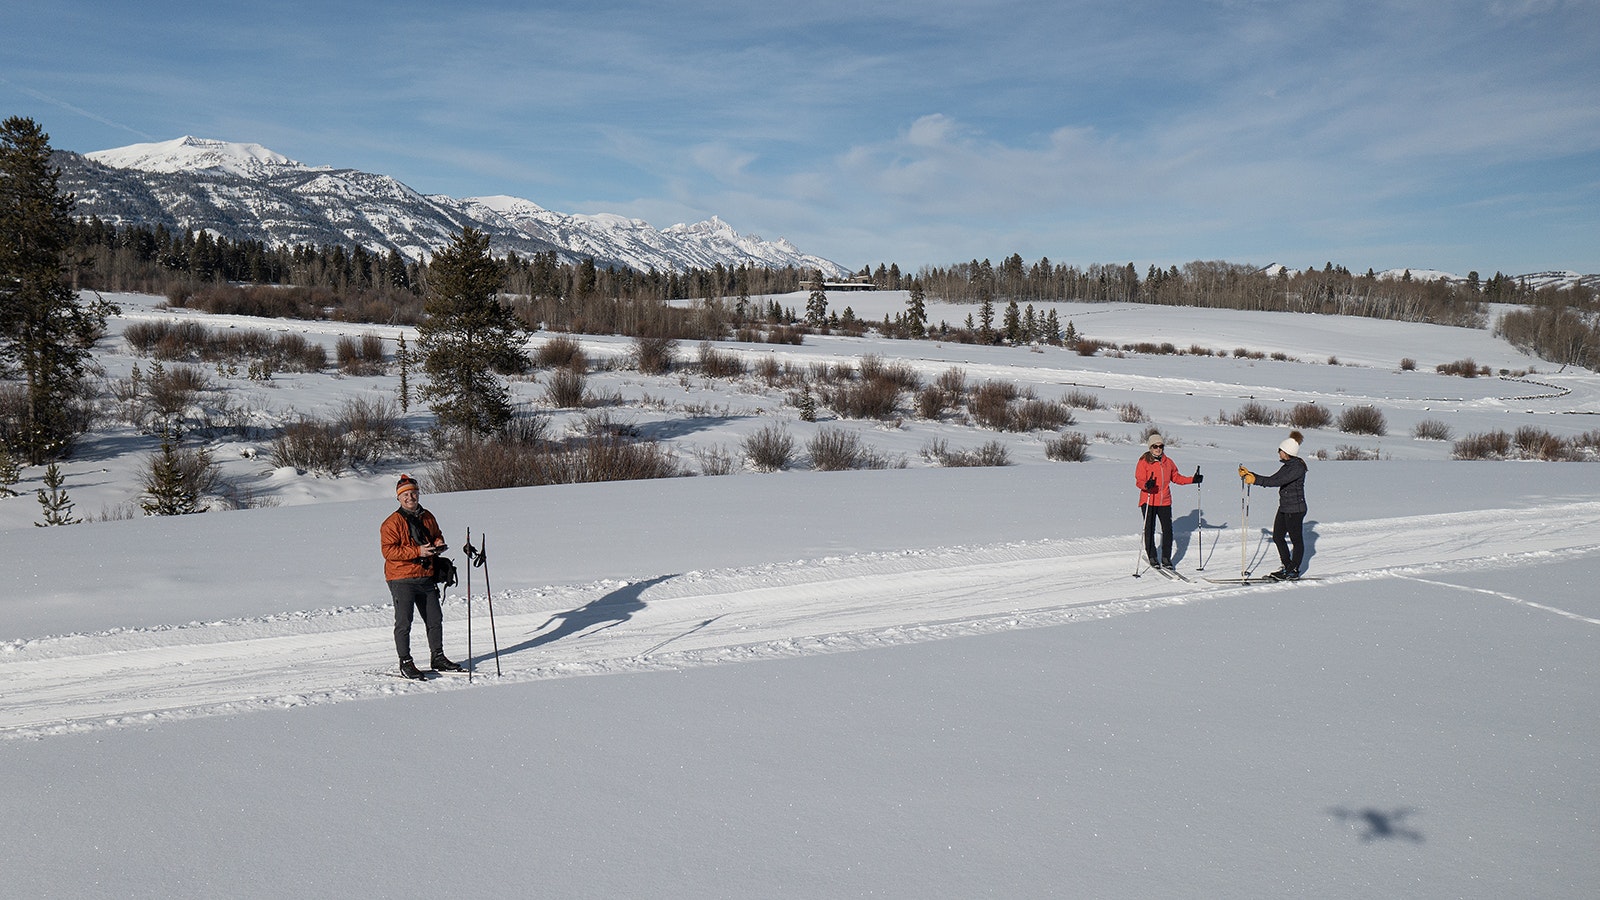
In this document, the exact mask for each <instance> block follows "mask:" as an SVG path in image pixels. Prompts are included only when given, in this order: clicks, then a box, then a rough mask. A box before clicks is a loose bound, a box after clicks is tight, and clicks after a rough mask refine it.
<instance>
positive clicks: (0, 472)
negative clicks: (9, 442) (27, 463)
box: [0, 446, 22, 497]
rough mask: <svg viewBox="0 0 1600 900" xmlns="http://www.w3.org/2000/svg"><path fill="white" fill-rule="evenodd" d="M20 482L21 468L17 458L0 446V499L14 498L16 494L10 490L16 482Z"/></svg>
mask: <svg viewBox="0 0 1600 900" xmlns="http://www.w3.org/2000/svg"><path fill="white" fill-rule="evenodd" d="M20 480H22V466H20V465H18V463H17V458H16V457H15V456H14V455H12V453H11V451H10V450H7V449H6V448H5V447H4V446H0V497H15V496H17V492H16V491H14V490H12V488H14V487H16V485H17V482H18V481H20Z"/></svg>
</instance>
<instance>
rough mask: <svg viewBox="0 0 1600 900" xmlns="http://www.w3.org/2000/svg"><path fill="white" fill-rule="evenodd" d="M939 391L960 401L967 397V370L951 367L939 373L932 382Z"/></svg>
mask: <svg viewBox="0 0 1600 900" xmlns="http://www.w3.org/2000/svg"><path fill="white" fill-rule="evenodd" d="M933 384H934V386H935V387H937V388H938V389H939V390H941V391H944V392H945V393H946V394H948V395H949V396H951V397H953V398H955V400H956V401H960V400H962V399H964V398H965V397H966V396H967V370H966V369H963V368H961V367H960V366H951V367H950V368H948V369H945V370H944V371H943V372H940V373H939V377H938V378H935V379H934V380H933Z"/></svg>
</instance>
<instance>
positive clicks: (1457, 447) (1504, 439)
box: [1450, 430, 1511, 459]
mask: <svg viewBox="0 0 1600 900" xmlns="http://www.w3.org/2000/svg"><path fill="white" fill-rule="evenodd" d="M1450 455H1451V456H1452V457H1453V458H1455V459H1505V458H1506V457H1507V456H1510V455H1511V435H1509V434H1507V433H1506V432H1504V431H1499V430H1496V431H1486V432H1483V433H1481V434H1469V435H1467V436H1466V437H1464V438H1462V439H1461V440H1459V441H1456V442H1455V444H1454V445H1453V446H1452V447H1451V450H1450Z"/></svg>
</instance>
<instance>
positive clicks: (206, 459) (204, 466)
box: [40, 437, 211, 516]
mask: <svg viewBox="0 0 1600 900" xmlns="http://www.w3.org/2000/svg"><path fill="white" fill-rule="evenodd" d="M210 467H211V456H210V454H208V453H206V452H205V451H203V450H202V451H200V452H198V453H186V452H184V451H182V450H179V449H178V447H177V445H176V444H174V443H173V440H172V438H171V437H166V438H164V439H162V441H161V452H160V453H158V454H156V455H154V456H152V457H151V458H150V460H149V463H148V467H147V468H146V470H145V474H144V491H145V495H144V497H143V498H142V499H140V501H139V506H140V507H141V508H143V509H144V511H145V514H146V515H151V516H186V515H189V514H191V513H197V512H200V489H201V473H203V472H205V471H207V470H209V469H210ZM41 493H42V492H41ZM40 502H41V503H42V502H44V501H43V498H41V499H40Z"/></svg>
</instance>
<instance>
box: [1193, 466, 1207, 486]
mask: <svg viewBox="0 0 1600 900" xmlns="http://www.w3.org/2000/svg"><path fill="white" fill-rule="evenodd" d="M1205 480H1206V477H1205V476H1204V475H1201V474H1200V470H1199V469H1195V470H1194V483H1195V484H1199V483H1200V482H1202V481H1205Z"/></svg>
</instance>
